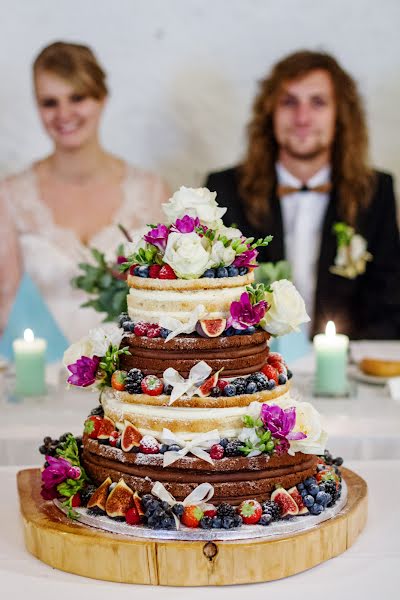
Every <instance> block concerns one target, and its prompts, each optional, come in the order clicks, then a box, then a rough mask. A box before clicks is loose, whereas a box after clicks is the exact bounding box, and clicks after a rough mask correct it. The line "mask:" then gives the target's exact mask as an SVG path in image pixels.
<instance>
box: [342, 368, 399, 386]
mask: <svg viewBox="0 0 400 600" xmlns="http://www.w3.org/2000/svg"><path fill="white" fill-rule="evenodd" d="M348 374H349V376H350V377H352V378H353V379H356V380H357V381H360V382H361V383H369V384H371V385H385V384H386V383H387V382H388V379H389V377H378V376H377V375H367V374H366V373H363V371H361V369H360V368H359V367H358V365H350V367H349V370H348Z"/></svg>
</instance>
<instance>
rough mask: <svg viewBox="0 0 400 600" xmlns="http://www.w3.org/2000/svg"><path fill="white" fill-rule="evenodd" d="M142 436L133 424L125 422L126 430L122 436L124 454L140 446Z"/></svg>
mask: <svg viewBox="0 0 400 600" xmlns="http://www.w3.org/2000/svg"><path fill="white" fill-rule="evenodd" d="M142 437H143V436H142V434H141V433H140V431H139V430H138V429H136V427H135V426H134V425H132V423H130V422H129V421H124V430H123V432H122V434H121V448H122V450H123V451H124V452H130V451H131V450H132V448H133V447H134V446H140V440H141V439H142Z"/></svg>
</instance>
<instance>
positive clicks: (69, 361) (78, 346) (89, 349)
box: [62, 336, 94, 367]
mask: <svg viewBox="0 0 400 600" xmlns="http://www.w3.org/2000/svg"><path fill="white" fill-rule="evenodd" d="M81 356H87V357H89V358H92V357H93V356H94V354H93V344H92V342H91V341H90V340H89V338H88V337H87V336H86V337H83V338H81V339H80V340H79V341H78V342H75V343H74V344H72V345H71V346H70V347H69V348H67V349H66V351H65V352H64V356H63V360H62V362H63V365H64V367H67V366H68V365H73V364H74V363H76V361H77V360H79V359H80V358H81Z"/></svg>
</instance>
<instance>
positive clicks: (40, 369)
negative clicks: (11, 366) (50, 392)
mask: <svg viewBox="0 0 400 600" xmlns="http://www.w3.org/2000/svg"><path fill="white" fill-rule="evenodd" d="M46 347H47V343H46V340H44V339H41V338H35V336H34V333H33V331H32V329H25V331H24V339H20V338H19V339H16V340H14V342H13V350H14V357H15V372H16V384H15V392H16V393H17V394H18V395H20V396H40V395H41V394H44V393H45V391H46V385H45V354H46Z"/></svg>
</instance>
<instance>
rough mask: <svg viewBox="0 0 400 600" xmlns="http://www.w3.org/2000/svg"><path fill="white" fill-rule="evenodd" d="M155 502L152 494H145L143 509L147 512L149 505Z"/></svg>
mask: <svg viewBox="0 0 400 600" xmlns="http://www.w3.org/2000/svg"><path fill="white" fill-rule="evenodd" d="M153 500H154V496H152V495H151V494H144V495H143V496H142V505H143V508H144V509H145V510H146V508H147V506H148V504H150V502H153Z"/></svg>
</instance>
